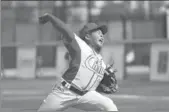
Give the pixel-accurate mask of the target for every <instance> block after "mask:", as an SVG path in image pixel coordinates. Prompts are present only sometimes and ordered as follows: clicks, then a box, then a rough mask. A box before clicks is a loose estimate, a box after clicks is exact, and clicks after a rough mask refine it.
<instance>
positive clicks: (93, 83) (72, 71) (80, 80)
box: [62, 35, 106, 90]
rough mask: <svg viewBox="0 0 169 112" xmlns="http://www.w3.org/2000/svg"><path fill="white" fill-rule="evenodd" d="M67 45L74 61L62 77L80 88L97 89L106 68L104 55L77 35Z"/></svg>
mask: <svg viewBox="0 0 169 112" xmlns="http://www.w3.org/2000/svg"><path fill="white" fill-rule="evenodd" d="M65 46H66V47H67V49H68V51H69V53H70V55H71V58H72V61H71V62H70V64H69V68H68V70H67V71H66V72H65V73H64V74H63V76H62V78H63V79H64V80H66V81H67V82H69V83H71V84H72V85H74V86H76V87H77V88H79V89H80V90H95V89H96V88H97V86H98V85H99V83H100V81H101V80H102V78H103V75H104V70H105V68H106V65H105V63H104V62H103V59H102V56H101V55H100V54H97V53H96V52H95V51H94V50H93V49H92V48H91V47H90V46H89V45H88V44H87V43H86V42H85V41H83V40H82V39H81V38H80V37H78V36H77V35H75V38H74V40H73V41H72V42H71V43H69V44H67V45H65Z"/></svg>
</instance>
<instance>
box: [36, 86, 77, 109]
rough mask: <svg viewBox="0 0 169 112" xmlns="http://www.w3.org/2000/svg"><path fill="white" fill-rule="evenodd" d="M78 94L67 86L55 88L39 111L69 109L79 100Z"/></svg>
mask: <svg viewBox="0 0 169 112" xmlns="http://www.w3.org/2000/svg"><path fill="white" fill-rule="evenodd" d="M77 100H78V99H77V97H76V95H74V94H72V93H70V91H68V90H66V89H65V88H62V89H61V88H60V89H56V90H53V92H51V93H50V94H49V95H48V96H47V98H46V99H45V100H44V101H43V103H42V104H41V106H40V108H39V109H38V112H56V111H62V110H65V109H67V108H68V107H69V106H72V105H73V104H75V102H77Z"/></svg>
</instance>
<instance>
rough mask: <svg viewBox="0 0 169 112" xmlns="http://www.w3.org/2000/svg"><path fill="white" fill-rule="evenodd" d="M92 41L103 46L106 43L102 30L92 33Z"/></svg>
mask: <svg viewBox="0 0 169 112" xmlns="http://www.w3.org/2000/svg"><path fill="white" fill-rule="evenodd" d="M90 38H91V39H90V43H91V44H92V45H93V46H94V47H96V48H101V47H102V46H103V44H104V36H103V33H102V31H101V30H96V31H93V32H92V33H91V37H90Z"/></svg>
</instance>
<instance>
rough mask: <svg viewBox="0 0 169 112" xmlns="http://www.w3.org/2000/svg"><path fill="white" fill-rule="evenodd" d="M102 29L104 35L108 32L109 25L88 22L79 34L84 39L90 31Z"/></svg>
mask: <svg viewBox="0 0 169 112" xmlns="http://www.w3.org/2000/svg"><path fill="white" fill-rule="evenodd" d="M96 30H101V31H102V33H103V35H104V34H106V33H107V26H106V25H98V24H96V23H87V24H86V25H84V27H83V28H82V29H81V30H80V32H79V35H80V37H81V38H82V39H84V37H85V36H86V34H88V33H92V32H93V31H96Z"/></svg>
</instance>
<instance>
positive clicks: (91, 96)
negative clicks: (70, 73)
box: [74, 91, 118, 111]
mask: <svg viewBox="0 0 169 112" xmlns="http://www.w3.org/2000/svg"><path fill="white" fill-rule="evenodd" d="M78 103H79V104H78V105H76V106H74V108H78V109H82V110H85V111H99V110H102V111H118V109H117V107H116V105H115V104H114V102H113V100H111V99H110V98H108V97H106V96H104V95H102V94H100V93H98V92H96V91H91V92H88V93H87V94H85V95H84V96H82V97H81V98H80V99H79V100H78Z"/></svg>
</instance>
